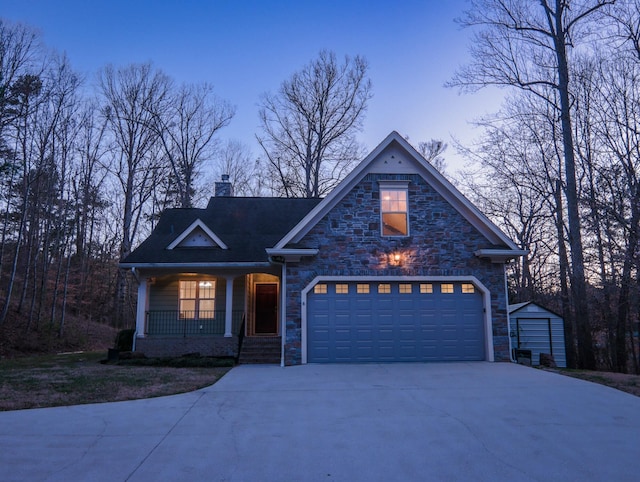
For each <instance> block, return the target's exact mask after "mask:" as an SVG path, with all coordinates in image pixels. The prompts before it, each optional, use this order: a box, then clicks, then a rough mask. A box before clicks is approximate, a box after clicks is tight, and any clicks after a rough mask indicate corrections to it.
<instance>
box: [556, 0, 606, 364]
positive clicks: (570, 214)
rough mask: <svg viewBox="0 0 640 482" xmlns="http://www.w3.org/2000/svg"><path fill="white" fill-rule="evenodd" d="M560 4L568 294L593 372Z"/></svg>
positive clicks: (581, 360) (582, 358)
mask: <svg viewBox="0 0 640 482" xmlns="http://www.w3.org/2000/svg"><path fill="white" fill-rule="evenodd" d="M562 4H563V1H562V0H556V15H555V22H556V23H555V35H554V43H555V50H556V58H557V62H558V94H559V96H560V121H561V124H562V146H563V150H564V165H565V175H566V196H567V221H568V225H569V248H570V249H571V294H572V298H573V306H574V314H575V320H576V329H577V341H578V360H577V361H578V367H579V368H586V369H590V370H593V369H595V367H596V360H595V356H594V353H593V342H592V338H591V324H590V321H589V306H588V301H587V287H586V279H585V274H584V252H583V245H582V234H581V227H580V212H579V205H578V188H577V183H576V162H575V150H574V144H573V130H572V128H571V102H570V99H569V65H568V62H567V53H566V44H565V34H566V32H565V30H564V25H563V15H562V12H563V9H564V6H563V5H562Z"/></svg>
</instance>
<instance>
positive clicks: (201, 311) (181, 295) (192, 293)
mask: <svg viewBox="0 0 640 482" xmlns="http://www.w3.org/2000/svg"><path fill="white" fill-rule="evenodd" d="M178 305H179V308H178V309H179V310H180V318H182V319H184V318H187V319H196V320H197V319H203V318H215V309H216V282H215V280H201V281H180V282H179V290H178Z"/></svg>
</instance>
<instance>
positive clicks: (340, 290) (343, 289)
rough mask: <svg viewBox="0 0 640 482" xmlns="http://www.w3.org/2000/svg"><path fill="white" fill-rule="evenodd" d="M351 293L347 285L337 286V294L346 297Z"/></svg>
mask: <svg viewBox="0 0 640 482" xmlns="http://www.w3.org/2000/svg"><path fill="white" fill-rule="evenodd" d="M347 293H349V285H347V284H337V285H336V294H339V295H344V294H347Z"/></svg>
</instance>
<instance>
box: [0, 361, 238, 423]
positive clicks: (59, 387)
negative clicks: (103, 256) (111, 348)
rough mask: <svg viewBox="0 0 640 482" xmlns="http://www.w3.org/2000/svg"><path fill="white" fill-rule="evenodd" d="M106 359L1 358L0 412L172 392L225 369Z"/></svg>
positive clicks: (184, 389)
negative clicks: (115, 361) (147, 364)
mask: <svg viewBox="0 0 640 482" xmlns="http://www.w3.org/2000/svg"><path fill="white" fill-rule="evenodd" d="M106 357H107V355H106V352H104V351H101V352H86V353H69V354H60V355H46V356H37V357H28V358H17V359H8V360H1V361H0V410H18V409H24V408H38V407H55V406H59V405H78V404H84V403H98V402H115V401H120V400H134V399H138V398H149V397H160V396H163V395H173V394H176V393H184V392H189V391H192V390H196V389H198V388H202V387H206V386H207V385H211V384H212V383H215V382H216V381H218V380H219V379H220V377H222V376H223V375H224V374H225V373H227V372H228V371H229V370H230V369H231V367H230V366H206V367H203V366H189V367H175V366H140V365H136V364H134V363H135V362H133V361H132V362H130V363H127V364H124V362H123V364H101V363H100V361H101V360H104V359H106ZM203 361H204V360H203ZM225 362H227V360H223V363H225ZM168 363H169V361H167V362H166V363H164V365H166V364H168ZM182 364H183V365H184V364H185V363H182ZM191 364H192V365H195V364H197V363H191ZM200 364H201V365H202V364H204V363H200ZM206 364H207V365H211V364H212V363H211V362H209V363H206ZM226 364H227V365H229V363H226Z"/></svg>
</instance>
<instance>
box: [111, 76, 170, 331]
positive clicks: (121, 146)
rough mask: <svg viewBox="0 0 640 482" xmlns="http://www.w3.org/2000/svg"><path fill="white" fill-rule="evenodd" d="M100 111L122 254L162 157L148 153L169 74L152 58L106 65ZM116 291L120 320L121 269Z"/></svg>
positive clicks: (155, 137) (133, 234)
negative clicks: (118, 205)
mask: <svg viewBox="0 0 640 482" xmlns="http://www.w3.org/2000/svg"><path fill="white" fill-rule="evenodd" d="M99 82H100V92H101V95H102V99H103V109H102V112H103V114H104V116H105V118H106V120H107V127H108V132H109V134H110V136H111V139H112V142H113V145H112V149H111V153H112V160H111V163H110V169H111V171H112V172H113V174H114V175H115V179H116V182H117V184H118V185H119V188H120V191H121V193H122V196H123V203H124V204H123V209H122V218H121V220H120V223H121V224H122V240H121V243H120V258H121V259H122V258H124V257H125V256H127V255H128V254H129V253H130V252H131V247H132V245H133V241H134V239H135V237H136V234H137V229H138V226H139V224H140V220H141V217H142V214H143V213H144V207H145V203H146V201H147V200H148V199H149V197H150V195H151V189H152V183H151V180H152V177H153V173H154V171H155V170H156V169H157V162H158V159H156V158H155V157H152V156H150V153H151V152H152V149H153V147H154V145H155V144H156V143H157V142H158V132H157V130H156V129H155V128H154V127H153V123H154V121H155V118H154V107H155V106H156V105H160V104H162V103H164V101H165V100H166V97H167V95H168V92H169V87H170V80H169V78H168V77H167V76H166V75H165V74H164V73H162V72H161V71H160V70H156V69H154V68H153V67H152V66H151V64H132V65H129V66H127V67H124V68H119V69H117V70H116V69H114V67H112V66H107V67H105V68H104V69H103V70H102V71H101V72H100V74H99ZM117 284H118V286H117V295H116V309H117V311H116V320H117V322H118V323H120V322H122V319H123V312H122V309H123V304H124V297H125V295H126V280H125V278H124V274H123V273H121V275H120V277H119V279H118V283H117Z"/></svg>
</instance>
